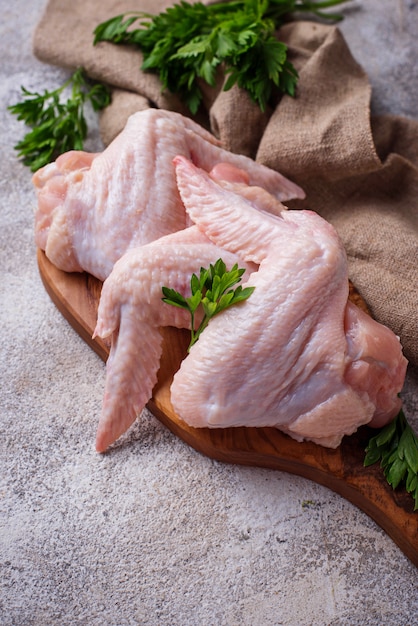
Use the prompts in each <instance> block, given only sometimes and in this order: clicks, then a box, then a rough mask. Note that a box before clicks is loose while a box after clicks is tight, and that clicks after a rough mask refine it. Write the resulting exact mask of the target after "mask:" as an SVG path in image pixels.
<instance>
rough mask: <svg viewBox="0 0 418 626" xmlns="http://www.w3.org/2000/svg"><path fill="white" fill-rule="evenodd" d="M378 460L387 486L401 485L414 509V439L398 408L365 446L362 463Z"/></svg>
mask: <svg viewBox="0 0 418 626" xmlns="http://www.w3.org/2000/svg"><path fill="white" fill-rule="evenodd" d="M378 461H380V466H381V467H382V469H383V473H384V475H385V476H386V479H387V481H388V483H389V485H391V486H392V487H393V489H396V488H397V487H398V486H399V485H401V484H404V485H405V489H406V491H407V492H408V493H410V494H411V495H412V497H413V498H414V511H416V510H418V439H417V437H416V435H415V433H414V431H413V430H412V428H411V426H410V425H409V424H408V422H407V419H406V417H405V415H404V413H403V411H402V410H401V411H400V412H399V413H398V415H397V417H396V418H395V419H394V420H393V421H392V422H390V424H388V425H387V426H385V427H384V428H382V430H381V431H380V432H379V433H378V434H377V435H376V436H374V437H372V438H371V439H370V441H369V443H368V445H367V448H366V457H365V459H364V465H365V466H366V467H367V466H369V465H373V464H374V463H377V462H378Z"/></svg>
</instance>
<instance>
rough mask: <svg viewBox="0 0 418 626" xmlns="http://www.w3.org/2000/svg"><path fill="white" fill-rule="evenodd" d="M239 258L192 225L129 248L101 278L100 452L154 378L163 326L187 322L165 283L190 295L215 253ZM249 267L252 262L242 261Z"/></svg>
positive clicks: (143, 399) (130, 417)
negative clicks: (104, 340)
mask: <svg viewBox="0 0 418 626" xmlns="http://www.w3.org/2000/svg"><path fill="white" fill-rule="evenodd" d="M221 257H222V259H223V260H224V262H225V263H226V265H227V267H229V268H230V267H232V266H233V265H234V263H236V262H238V258H237V256H236V255H235V254H233V253H230V252H226V251H225V250H221V249H220V248H219V247H218V246H216V245H214V244H213V243H212V242H211V241H210V240H208V239H207V237H206V236H205V235H204V234H203V233H201V232H200V231H199V230H198V229H197V227H196V226H191V227H189V228H187V229H185V230H183V231H178V232H177V233H174V234H171V235H167V236H165V237H162V238H161V239H159V240H157V241H155V242H152V243H150V244H148V245H145V246H141V247H139V248H133V249H131V250H129V251H128V252H127V253H126V254H125V255H124V256H123V257H122V258H121V259H120V260H119V261H117V262H116V264H115V266H114V269H113V271H112V273H111V274H110V276H109V278H108V279H107V280H106V281H105V282H104V284H103V289H102V295H101V299H100V304H99V311H98V320H97V325H96V329H95V335H99V336H100V337H108V336H111V348H110V354H109V358H108V360H107V364H106V383H105V393H104V400H103V407H102V413H101V417H100V421H99V425H98V430H97V437H96V449H97V450H98V451H99V452H103V451H104V450H106V448H107V447H108V446H109V445H110V444H111V443H113V442H114V441H115V440H116V439H117V438H118V437H119V436H120V435H122V434H123V433H124V432H125V431H126V430H127V429H128V428H129V426H130V425H131V424H132V423H133V422H134V420H135V418H136V416H137V414H138V412H139V411H140V410H141V409H143V408H144V406H145V404H146V403H147V402H148V400H149V399H150V397H151V395H152V389H153V387H154V385H155V383H156V382H157V371H158V368H159V363H160V357H161V344H162V337H161V334H160V331H159V327H161V326H174V327H177V328H190V314H189V313H188V312H187V311H184V310H183V309H180V308H177V307H173V306H170V305H168V304H165V303H164V302H162V299H161V298H162V291H161V287H162V286H163V285H169V286H170V287H172V288H173V289H176V290H177V291H180V292H181V293H183V294H184V295H186V296H189V295H190V277H191V275H192V274H193V273H196V274H199V270H200V268H201V267H208V266H209V264H210V263H215V262H216V261H217V260H218V259H219V258H221ZM240 267H244V268H245V269H248V270H250V271H252V270H254V269H255V266H254V265H252V264H251V263H250V264H247V263H241V264H240Z"/></svg>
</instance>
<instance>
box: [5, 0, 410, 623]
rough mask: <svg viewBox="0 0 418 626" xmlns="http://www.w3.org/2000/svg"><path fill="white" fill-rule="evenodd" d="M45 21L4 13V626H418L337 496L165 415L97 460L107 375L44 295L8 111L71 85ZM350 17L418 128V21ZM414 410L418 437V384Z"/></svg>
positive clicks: (360, 46)
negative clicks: (38, 39) (49, 48)
mask: <svg viewBox="0 0 418 626" xmlns="http://www.w3.org/2000/svg"><path fill="white" fill-rule="evenodd" d="M43 6H44V0H31V2H27V1H26V0H16V1H15V2H13V3H10V2H5V0H1V1H0V11H1V16H2V19H1V26H0V33H1V35H0V58H1V66H0V73H1V80H0V120H1V135H0V142H1V155H2V167H1V175H0V238H1V246H0V261H1V266H0V267H1V274H0V332H1V344H0V354H1V357H0V381H1V383H0V429H1V436H0V462H1V465H0V497H1V499H0V529H1V530H0V568H1V570H0V571H1V575H0V588H1V592H0V624H2V626H11V625H15V626H31V625H36V626H38V625H39V626H48V625H51V626H52V625H59V626H61V625H80V626H81V625H83V626H102V625H104V626H125V625H129V626H131V625H136V624H141V625H152V626H154V625H164V626H168V625H170V626H177V625H178V626H180V625H181V626H183V625H199V626H210V625H214V626H221V625H227V626H235V625H236V626H257V625H261V626H264V625H279V624H280V625H286V626H308V625H312V626H325V625H327V626H328V625H332V626H345V625H350V626H355V625H362V626H363V625H364V626H365V625H368V626H372V625H373V626H382V625H385V626H406V625H410V626H413V625H414V624H417V623H418V617H417V615H418V592H417V584H418V577H417V570H416V568H415V567H414V566H413V565H412V564H411V562H410V561H408V559H407V558H406V557H405V556H404V555H403V554H402V553H401V552H400V550H399V549H398V548H397V547H396V546H395V544H394V543H393V542H392V540H391V539H390V538H389V537H387V536H386V535H385V533H384V532H383V531H382V530H381V529H380V528H379V527H378V526H377V525H376V524H375V523H374V522H373V521H372V520H371V519H370V518H368V517H367V515H365V514H364V513H363V512H361V511H359V510H358V509H356V508H355V507H354V506H352V505H351V504H350V503H348V502H346V501H345V500H343V499H342V498H340V497H339V496H338V495H336V494H334V493H332V492H331V491H329V490H327V489H325V488H323V487H320V486H318V485H316V484H314V483H313V482H310V481H308V480H305V479H302V478H299V477H296V476H291V475H288V474H284V473H280V472H272V471H268V470H261V469H253V468H243V467H237V466H230V465H224V464H221V463H218V462H214V461H211V460H209V459H207V458H205V457H203V456H201V455H199V454H197V453H196V452H194V451H193V450H191V449H190V448H188V447H187V446H186V445H185V444H184V443H182V442H181V441H179V440H178V439H176V438H175V437H174V436H173V435H171V434H170V433H169V432H168V431H167V430H166V429H165V428H164V427H163V426H162V425H161V424H160V423H159V422H158V421H157V420H156V419H155V418H154V417H153V416H152V415H151V414H149V413H148V412H144V414H143V415H142V416H141V417H140V419H139V420H138V422H137V424H136V426H135V428H134V429H133V432H132V433H131V434H130V435H129V437H128V438H127V441H128V442H130V445H126V446H124V447H120V448H117V449H116V450H115V451H114V452H113V453H111V454H108V455H105V456H99V455H97V454H96V453H95V452H94V450H93V440H94V435H95V429H96V423H97V416H98V412H99V410H100V405H101V399H102V391H103V384H104V366H103V364H102V362H101V361H100V360H99V359H98V357H96V356H95V354H93V353H92V351H91V350H90V349H89V348H88V347H87V346H86V345H85V344H84V343H83V342H82V340H81V339H79V337H78V336H77V335H76V334H75V333H74V332H73V331H72V329H71V328H70V327H69V326H68V324H67V323H66V322H65V320H64V319H63V318H62V317H61V315H60V314H59V312H58V311H57V310H56V309H55V307H54V305H53V304H52V303H51V301H50V299H49V297H48V296H47V294H46V293H45V291H44V289H43V286H42V284H41V281H40V279H39V276H38V271H37V265H36V259H35V247H34V243H33V213H32V212H33V207H34V194H33V190H32V186H31V180H30V173H29V171H28V170H27V168H25V167H24V166H23V165H22V164H21V163H19V162H18V160H17V159H16V155H15V152H14V150H13V145H14V144H15V143H16V141H17V140H18V139H19V138H20V137H21V136H22V127H21V125H20V124H19V123H18V122H17V121H16V120H15V118H13V117H12V116H11V115H10V114H9V113H8V112H7V111H6V107H7V106H8V105H10V104H12V103H14V102H16V101H17V99H18V98H19V89H20V85H21V84H23V85H25V86H26V87H28V88H30V89H39V90H41V89H44V88H48V87H53V86H55V85H57V84H59V83H60V81H61V80H62V78H63V76H64V72H62V71H61V70H59V69H57V68H53V67H49V66H45V65H42V64H41V63H39V62H38V61H37V60H36V59H34V58H33V56H32V54H31V33H32V32H33V28H34V26H35V24H36V22H37V20H38V19H39V16H40V13H41V11H42V8H43ZM345 12H346V16H347V17H346V20H345V22H344V23H343V24H342V26H341V28H342V30H343V32H344V33H345V35H346V37H347V40H348V41H349V43H350V45H351V46H352V50H353V53H354V55H355V56H356V58H357V59H358V60H359V62H360V63H362V64H363V66H364V67H365V68H366V69H367V71H368V72H369V75H370V80H371V82H372V85H373V89H374V91H373V103H372V106H373V110H374V111H379V112H382V111H385V112H394V113H399V114H403V115H408V116H411V117H415V118H417V119H418V77H417V72H418V70H417V64H416V59H417V52H418V3H416V2H411V1H409V2H408V1H407V0H403V1H402V0H399V1H395V0H368V1H366V0H365V1H364V2H360V1H354V2H353V3H352V7H350V8H348V7H347V8H346V10H345ZM69 36H71V33H69ZM87 147H88V148H89V149H97V148H99V147H100V142H99V139H98V137H97V133H95V132H93V133H92V136H91V138H90V139H89V143H88V146H87ZM403 395H404V398H405V404H406V410H407V412H408V415H409V416H410V417H411V418H412V419H414V416H416V415H417V413H418V411H417V399H418V377H417V373H416V372H414V371H412V370H411V371H410V372H409V374H408V381H407V384H406V386H405V391H404V394H403Z"/></svg>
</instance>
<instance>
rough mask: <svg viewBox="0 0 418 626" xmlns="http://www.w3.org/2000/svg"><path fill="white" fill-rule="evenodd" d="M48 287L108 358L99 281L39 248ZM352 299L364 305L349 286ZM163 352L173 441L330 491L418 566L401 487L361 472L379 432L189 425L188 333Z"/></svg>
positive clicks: (157, 408)
mask: <svg viewBox="0 0 418 626" xmlns="http://www.w3.org/2000/svg"><path fill="white" fill-rule="evenodd" d="M37 258H38V267H39V272H40V275H41V279H42V282H43V284H44V287H45V289H46V291H47V293H48V294H49V296H50V298H51V299H52V301H53V302H54V304H55V305H56V306H57V307H58V309H59V311H60V312H61V313H62V315H63V316H64V317H65V319H66V320H67V321H68V322H69V323H70V325H71V326H72V327H73V328H74V330H75V331H76V332H77V333H78V334H79V335H80V336H81V337H82V339H83V340H84V341H86V343H87V344H88V345H89V346H90V347H91V348H92V349H93V350H94V351H95V352H96V353H97V354H98V355H99V356H100V357H101V358H102V359H103V361H106V360H107V357H108V355H109V344H108V343H106V342H105V341H102V340H101V339H99V338H96V339H92V334H93V330H94V327H95V325H96V317H97V307H98V303H99V299H100V293H101V286H102V283H101V282H100V281H99V280H97V279H96V278H94V277H92V276H91V275H89V274H86V273H66V272H63V271H61V270H59V269H57V268H56V267H55V266H54V265H53V264H52V263H51V262H50V261H49V260H48V259H47V257H46V256H45V254H44V252H43V251H41V250H38V252H37ZM350 299H353V300H355V301H356V300H357V304H359V305H360V306H362V305H363V308H365V305H364V302H363V301H362V300H361V298H360V296H359V295H358V294H357V293H356V291H355V289H354V288H353V287H352V286H351V289H350ZM161 332H162V335H163V355H162V359H161V363H160V370H159V373H158V382H157V384H156V386H155V388H154V390H153V395H152V398H151V400H150V401H149V403H148V408H149V409H150V411H151V412H152V413H153V414H154V415H155V416H156V417H157V418H158V419H159V420H160V421H161V422H162V423H163V424H164V425H165V426H166V427H167V428H169V429H170V430H171V431H172V432H173V433H174V434H175V435H176V436H178V437H179V438H181V439H182V440H183V441H185V442H186V443H187V444H189V445H190V446H191V447H192V448H194V449H195V450H197V451H198V452H200V453H202V454H204V455H206V456H208V457H210V458H212V459H215V460H218V461H222V462H226V463H236V464H241V465H247V466H256V467H264V468H270V469H273V470H280V471H284V472H288V473H291V474H296V475H298V476H303V477H304V478H308V479H310V480H312V481H314V482H316V483H319V484H320V485H324V486H325V487H328V488H329V489H331V490H332V491H334V492H336V493H338V494H339V495H341V496H342V497H343V498H345V499H346V500H348V501H349V502H351V503H352V504H354V505H355V506H357V507H358V508H359V509H361V510H362V511H364V512H365V513H366V514H367V515H369V516H370V517H371V518H372V519H373V520H374V521H375V522H376V523H377V524H378V525H379V526H380V527H381V528H382V529H383V530H384V531H385V532H386V533H387V534H388V535H389V536H390V537H391V538H392V540H393V541H394V542H395V543H396V544H397V545H398V546H399V548H400V549H401V550H402V552H403V553H404V554H405V555H406V556H407V557H408V558H409V559H410V560H411V561H412V562H413V563H414V564H415V565H416V566H417V567H418V512H414V510H413V499H412V497H411V495H410V494H408V493H407V492H406V491H405V490H403V489H397V490H393V489H392V488H391V487H390V486H389V485H388V484H387V482H386V479H385V477H384V476H383V472H382V470H381V468H380V466H379V464H375V465H372V466H369V467H364V465H363V462H364V454H365V452H364V450H365V447H366V445H367V442H368V440H369V438H370V437H371V436H372V435H373V434H374V433H375V431H373V430H372V429H370V428H368V427H362V428H360V429H359V430H358V431H357V432H356V433H355V434H354V435H351V436H350V437H344V439H343V441H342V443H341V445H340V446H339V447H338V448H337V449H335V450H333V449H329V448H324V447H322V446H319V445H317V444H314V443H312V442H303V443H299V442H297V441H295V440H293V439H291V438H290V437H289V436H287V435H285V434H284V433H281V432H280V431H279V430H277V429H276V428H264V427H263V428H254V427H251V428H247V427H233V428H216V429H210V428H192V427H190V426H188V425H187V424H186V423H185V422H183V421H182V420H181V419H180V418H179V417H178V416H177V415H176V413H175V412H174V410H173V408H172V406H171V402H170V385H171V381H172V378H173V376H174V374H175V372H176V371H177V370H178V368H179V366H180V363H181V361H182V360H183V359H184V358H185V356H186V352H187V345H188V341H189V332H188V331H183V330H178V329H175V328H162V329H161Z"/></svg>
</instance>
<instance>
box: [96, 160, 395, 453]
mask: <svg viewBox="0 0 418 626" xmlns="http://www.w3.org/2000/svg"><path fill="white" fill-rule="evenodd" d="M175 163H176V171H177V181H178V186H179V190H180V193H181V196H182V199H183V202H184V204H185V207H186V209H187V211H188V212H189V214H190V216H191V218H192V219H193V220H194V221H195V222H196V224H197V226H192V227H190V228H188V229H186V230H184V231H180V232H178V233H175V234H173V235H169V236H166V237H163V238H162V239H160V240H157V241H155V242H153V243H152V244H149V245H147V246H144V247H142V248H137V249H132V250H130V251H129V252H128V253H127V254H126V255H125V256H124V257H122V259H121V260H120V261H119V262H118V263H116V265H115V267H114V270H113V271H112V273H111V275H110V276H109V278H108V279H107V280H106V281H105V283H104V286H103V292H102V298H101V301H100V306H99V318H98V324H97V327H96V331H95V333H96V334H97V335H99V336H101V337H105V336H108V335H112V348H111V355H110V358H109V361H108V366H107V374H106V390H105V397H104V402H103V412H102V416H101V419H100V423H99V428H98V434H97V440H96V447H97V450H98V451H104V450H105V449H106V448H107V446H109V445H110V444H111V443H112V442H113V441H115V440H116V439H117V438H118V437H119V436H120V435H121V434H122V433H123V432H124V431H125V430H126V429H127V428H128V427H129V426H130V425H131V424H132V422H133V421H134V419H135V416H136V414H137V413H138V412H139V411H140V410H141V409H142V408H143V407H144V405H145V404H146V402H147V401H148V399H149V398H150V396H151V393H152V388H153V385H154V384H155V381H156V374H157V369H158V362H159V358H160V354H161V339H160V335H159V332H158V327H159V326H163V325H172V326H177V327H188V323H189V320H188V318H187V316H186V317H185V313H184V312H183V311H182V310H181V309H176V308H174V307H169V306H168V305H165V304H163V303H162V302H161V286H162V285H163V284H164V285H167V286H170V287H172V288H174V289H176V290H178V291H180V292H182V293H185V294H187V289H188V284H189V279H190V275H191V273H192V272H196V271H197V270H198V269H199V267H200V266H201V265H207V264H208V263H210V262H213V261H214V260H216V259H217V258H219V257H222V258H223V259H224V260H225V262H226V263H227V264H233V263H234V262H236V261H237V262H238V263H239V265H240V266H241V267H246V268H247V270H248V274H246V276H247V275H248V276H249V278H248V280H247V282H246V284H247V285H254V286H255V287H256V289H255V291H254V293H253V294H252V296H251V297H250V298H249V300H247V301H245V302H243V303H241V304H239V305H237V306H234V307H232V308H231V309H227V310H226V311H224V312H223V313H222V314H220V315H219V316H217V317H215V318H214V319H212V320H211V322H210V324H209V326H208V327H207V328H206V330H205V331H204V333H203V334H202V335H201V337H200V339H199V341H198V342H197V343H196V344H195V345H194V346H193V347H192V349H191V351H190V354H189V356H187V357H186V359H185V360H184V361H183V363H182V364H181V367H180V370H179V371H178V372H177V373H176V374H175V376H174V381H173V384H172V388H171V395H172V403H173V406H174V408H175V410H176V412H177V414H178V415H179V416H180V417H181V418H182V419H184V420H185V421H186V422H187V423H188V424H190V425H191V426H195V427H202V426H208V427H227V426H237V425H245V426H275V427H277V428H280V429H281V430H283V431H284V432H287V433H288V434H290V435H291V436H292V437H294V438H296V439H298V440H303V439H309V440H312V441H315V442H317V443H320V444H322V445H325V446H329V447H336V446H337V445H338V444H339V443H340V441H341V439H342V437H343V436H344V435H345V434H351V433H352V432H354V431H355V430H356V429H357V428H358V427H359V426H360V425H361V424H366V423H369V424H371V425H379V426H380V425H381V424H383V423H385V422H387V421H389V420H390V419H391V418H392V417H394V415H395V414H396V412H397V411H398V409H399V406H400V400H399V399H398V396H397V394H398V392H399V391H400V390H401V388H402V385H403V381H404V376H405V370H406V364H407V362H406V359H405V358H404V357H403V355H402V350H401V346H400V344H399V341H398V339H397V337H396V336H395V335H394V334H393V333H392V332H391V331H390V330H389V329H387V328H386V327H383V326H381V325H380V324H377V323H376V322H374V321H373V320H371V319H369V318H368V317H367V316H366V315H365V314H363V313H362V312H361V311H360V310H359V309H358V308H357V307H355V306H354V305H351V304H350V303H348V302H347V297H348V277H347V261H346V256H345V253H344V249H343V246H342V244H341V241H340V240H339V238H338V236H337V234H336V232H335V230H334V229H333V228H332V227H331V226H330V225H329V224H328V223H327V222H325V221H324V220H323V219H322V218H320V217H319V216H318V215H316V214H315V213H312V212H310V211H287V210H285V207H283V206H282V207H281V209H282V210H281V211H278V210H277V212H276V213H277V214H276V215H272V214H270V213H268V212H267V211H265V210H263V207H268V206H269V201H268V199H267V196H266V195H265V194H263V193H261V194H260V196H259V199H257V196H256V195H254V194H253V193H250V194H249V198H246V197H245V193H240V194H237V193H235V192H234V191H232V190H231V189H233V186H234V181H233V180H231V181H230V183H231V185H223V184H219V183H217V182H215V181H214V180H213V179H211V178H210V177H209V176H208V175H207V174H206V173H205V172H203V171H202V170H200V169H198V168H196V167H195V166H194V165H193V164H192V163H191V162H190V161H188V160H187V159H185V158H183V157H176V159H175ZM235 175H236V173H235V172H234V173H233V174H232V179H234V176H235ZM235 182H236V181H235ZM242 184H245V183H244V182H243V183H242ZM273 204H274V203H273ZM275 208H276V209H278V205H275ZM199 229H200V230H199Z"/></svg>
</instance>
